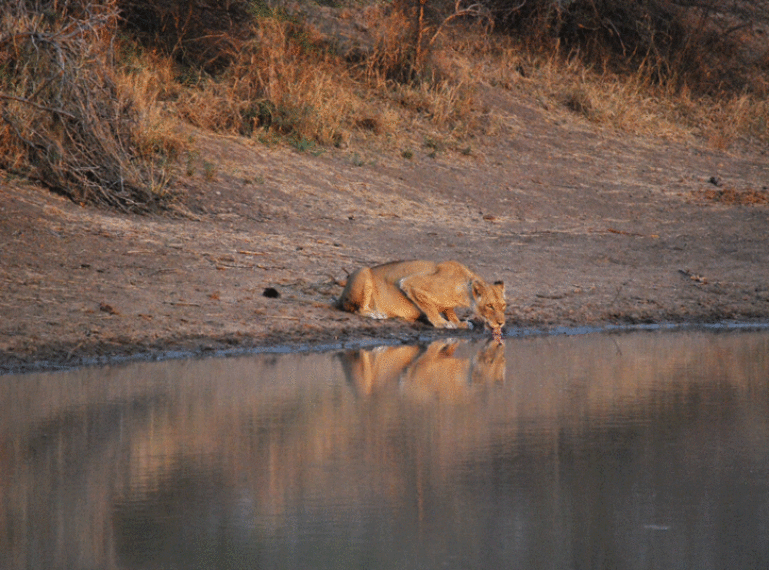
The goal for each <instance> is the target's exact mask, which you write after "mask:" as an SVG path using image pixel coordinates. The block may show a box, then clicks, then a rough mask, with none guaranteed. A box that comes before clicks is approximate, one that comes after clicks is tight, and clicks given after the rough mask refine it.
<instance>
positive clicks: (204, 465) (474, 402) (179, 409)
mask: <svg viewBox="0 0 769 570" xmlns="http://www.w3.org/2000/svg"><path fill="white" fill-rule="evenodd" d="M0 568H2V569H9V570H10V569H22V568H23V569H54V568H67V569H80V568H82V569H92V568H119V569H123V568H125V569H134V568H136V569H155V568H182V569H187V568H190V569H195V568H205V569H214V568H249V569H252V568H290V569H303V568H308V569H309V568H313V569H315V568H334V569H336V568H339V569H346V568H368V569H377V568H392V569H411V568H414V569H416V568H425V569H431V568H472V569H499V568H521V569H539V568H548V569H582V568H607V569H609V568H610V569H614V570H622V569H625V568H627V569H636V568H643V569H651V568H660V569H663V568H664V569H675V568H682V569H693V568H696V569H709V568H713V569H719V570H720V569H731V568H733V569H752V568H769V332H767V331H766V330H764V331H762V332H739V333H733V332H732V333H713V332H691V331H690V332H676V333H672V332H634V333H624V334H594V335H584V336H575V337H567V336H561V337H529V338H519V339H507V340H506V343H505V345H504V346H496V345H493V344H492V345H486V344H483V343H473V342H460V343H456V344H452V343H450V342H438V343H434V344H432V345H429V346H424V347H411V346H398V347H384V348H379V349H373V350H354V351H343V352H336V353H325V354H319V353H304V354H287V355H265V354H262V355H253V356H244V357H237V358H223V359H211V360H202V361H201V360H186V361H185V360H180V361H168V362H162V363H136V364H131V365H126V366H116V367H106V368H90V369H82V370H75V371H69V372H58V373H44V374H27V375H20V376H2V377H0Z"/></svg>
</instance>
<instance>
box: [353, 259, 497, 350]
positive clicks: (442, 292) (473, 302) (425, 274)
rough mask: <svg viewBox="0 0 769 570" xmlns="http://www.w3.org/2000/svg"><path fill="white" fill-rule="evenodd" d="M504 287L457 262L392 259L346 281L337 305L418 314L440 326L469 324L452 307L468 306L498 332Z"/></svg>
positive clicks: (372, 313)
mask: <svg viewBox="0 0 769 570" xmlns="http://www.w3.org/2000/svg"><path fill="white" fill-rule="evenodd" d="M506 306H507V304H506V302H505V285H504V283H502V281H497V282H496V283H494V284H493V285H489V284H487V283H486V282H485V281H484V280H483V279H481V278H480V277H479V276H478V275H476V274H475V273H473V272H472V271H470V270H469V269H468V268H467V267H465V266H464V265H462V264H461V263H458V262H456V261H444V262H442V263H435V262H433V261H425V260H413V261H392V262H390V263H385V264H383V265H377V266H375V267H363V268H361V269H358V270H357V271H355V272H354V273H353V274H352V275H350V277H349V278H348V279H347V284H346V285H345V288H344V291H343V292H342V296H341V297H340V298H339V307H340V308H342V309H344V310H345V311H350V312H351V313H358V314H361V315H365V316H368V317H372V318H375V319H386V318H389V317H400V318H401V319H405V320H407V321H410V322H413V321H416V320H417V319H419V318H420V317H424V318H426V319H427V320H428V321H429V322H430V324H432V325H433V326H434V327H438V328H467V327H468V323H466V322H460V320H459V319H458V318H457V315H456V313H455V312H454V309H456V308H457V307H469V308H470V309H471V310H472V311H473V313H474V315H475V316H476V317H478V318H479V319H480V320H482V321H483V322H484V324H485V325H486V326H487V327H488V328H490V329H491V330H492V331H493V332H494V334H495V335H499V334H501V330H502V327H503V326H504V324H505V308H506Z"/></svg>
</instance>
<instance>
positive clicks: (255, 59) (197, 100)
mask: <svg viewBox="0 0 769 570" xmlns="http://www.w3.org/2000/svg"><path fill="white" fill-rule="evenodd" d="M314 45H315V43H314V39H313V37H312V31H311V30H310V29H307V28H305V27H302V26H300V25H299V24H297V23H296V22H293V21H290V20H287V19H284V18H273V17H269V18H261V19H259V20H257V21H256V22H255V23H254V25H253V28H252V31H251V33H250V37H249V39H247V40H244V41H241V42H239V43H238V45H237V49H236V50H234V51H233V53H232V54H231V58H232V61H231V63H230V65H229V66H228V67H227V69H226V70H224V71H223V72H222V73H221V74H220V75H218V76H217V77H207V78H205V79H204V80H203V81H201V82H200V83H199V84H198V85H197V86H195V87H193V88H190V89H188V90H186V91H185V92H183V93H182V94H181V96H180V100H179V102H178V109H179V111H180V113H181V115H182V116H183V117H184V118H185V119H187V120H188V121H190V122H191V123H193V124H196V125H198V126H201V127H203V128H208V129H213V130H217V131H225V132H233V133H239V134H244V135H249V136H250V135H253V134H254V133H256V132H258V131H260V130H262V131H271V132H274V133H278V134H280V135H284V136H289V137H293V138H295V139H299V140H300V139H306V140H312V141H316V142H318V143H320V144H331V143H336V142H338V141H339V140H340V139H341V138H342V137H343V133H344V130H345V128H346V126H347V125H348V124H349V122H350V119H351V116H352V115H353V114H354V110H355V108H356V107H357V106H358V105H359V102H358V98H357V97H356V96H355V94H354V90H353V89H352V87H351V85H350V81H349V78H348V76H347V72H346V69H345V68H344V67H343V66H342V65H341V61H339V60H338V58H335V57H333V56H331V55H329V54H326V53H325V52H323V51H321V50H316V49H314V48H313V46H314Z"/></svg>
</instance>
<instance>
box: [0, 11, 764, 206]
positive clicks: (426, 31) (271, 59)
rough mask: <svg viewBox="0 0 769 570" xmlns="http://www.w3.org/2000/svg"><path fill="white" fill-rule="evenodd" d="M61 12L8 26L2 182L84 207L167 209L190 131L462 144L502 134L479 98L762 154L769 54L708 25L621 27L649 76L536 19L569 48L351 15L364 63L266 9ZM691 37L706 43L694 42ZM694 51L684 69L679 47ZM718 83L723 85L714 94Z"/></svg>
mask: <svg viewBox="0 0 769 570" xmlns="http://www.w3.org/2000/svg"><path fill="white" fill-rule="evenodd" d="M49 4H50V6H49ZM582 4H583V2H575V3H572V4H569V6H570V7H571V9H572V11H573V12H572V14H571V16H573V17H574V18H576V20H575V22H576V24H579V23H580V22H581V20H580V18H592V17H593V15H591V14H592V13H589V12H588V11H580V10H581V8H580V6H582ZM55 5H58V4H56V2H55V0H50V2H48V3H46V2H42V3H36V4H34V8H33V7H32V6H33V4H32V3H30V2H25V1H24V0H15V2H14V7H13V9H11V10H6V12H4V14H3V16H2V20H1V21H2V28H0V71H1V72H2V73H0V110H2V119H3V120H2V124H1V125H0V151H2V154H1V155H0V156H2V158H1V159H0V165H1V166H2V168H5V169H7V170H11V171H15V172H20V173H22V174H24V175H26V176H29V177H32V178H36V179H38V180H40V181H42V182H43V183H45V184H47V185H48V186H50V187H51V188H53V189H55V190H57V191H60V192H63V193H65V194H67V195H68V196H70V197H72V199H74V200H76V201H78V202H88V201H91V202H102V203H106V204H109V205H111V206H114V207H120V208H128V209H134V210H144V209H147V208H150V207H153V205H157V204H160V203H162V202H163V201H164V200H165V199H167V195H166V191H165V183H166V182H167V181H168V179H169V177H170V176H171V173H172V172H174V171H176V172H180V171H182V170H183V169H181V168H179V167H178V166H175V165H176V164H177V163H178V162H179V157H180V156H181V155H182V154H184V153H185V152H188V153H189V152H191V149H190V143H189V141H187V140H186V138H185V137H184V136H182V135H181V134H180V129H179V128H178V124H177V121H178V120H179V118H181V119H183V120H184V121H187V122H189V123H192V124H195V125H197V126H199V127H201V128H203V129H209V130H214V131H218V132H225V133H231V134H240V135H245V136H252V137H256V138H259V139H261V140H264V141H275V140H287V141H288V142H290V143H292V144H294V145H295V146H296V148H298V149H300V150H303V149H307V148H311V147H312V146H313V145H321V146H329V145H336V146H347V145H349V144H355V141H363V140H365V139H368V138H369V137H372V136H373V137H378V138H383V137H386V138H388V139H389V140H393V139H395V140H397V139H398V138H399V137H402V138H403V139H404V140H409V142H413V132H412V133H409V132H407V131H412V130H413V128H414V126H415V125H416V126H417V128H422V129H425V132H428V131H429V132H430V133H431V136H433V135H434V134H435V133H438V134H439V138H441V139H453V140H455V141H456V140H461V139H463V138H465V137H468V136H472V135H474V134H477V133H479V132H487V133H488V132H492V133H493V130H494V129H493V126H492V127H491V128H490V126H489V125H490V124H491V123H493V121H490V120H489V114H488V110H487V109H485V108H484V107H483V105H482V104H481V103H480V101H479V97H478V87H479V86H482V85H493V86H498V87H504V88H506V89H509V90H513V91H516V92H519V93H523V94H526V95H527V96H532V97H534V98H535V99H537V100H539V101H540V103H541V104H542V106H543V107H545V108H546V109H548V110H551V111H553V112H571V113H574V114H577V115H579V116H581V117H583V118H584V119H585V120H587V121H590V122H594V123H596V124H600V125H604V126H607V127H610V128H613V129H618V130H623V131H627V132H631V133H636V134H641V135H645V136H657V137H664V138H668V139H680V140H683V139H691V138H694V137H698V138H700V139H702V140H705V141H707V142H708V143H709V144H710V145H712V146H713V147H716V148H720V149H725V148H729V147H730V146H732V145H734V144H735V143H738V142H741V141H762V142H769V103H768V102H767V97H766V95H767V94H769V79H767V71H768V70H769V55H764V56H763V59H761V57H754V58H753V61H754V64H755V65H753V66H752V67H750V68H748V67H745V66H743V68H739V67H738V66H737V62H738V57H737V56H738V55H739V53H742V52H740V51H739V49H737V47H735V46H738V44H739V42H740V41H743V40H744V41H746V42H747V39H745V38H746V37H747V36H746V35H745V33H744V32H742V31H739V32H738V33H734V34H731V35H730V36H729V42H730V43H729V44H728V45H729V46H732V47H731V48H730V51H728V52H724V56H723V58H722V59H720V60H718V61H716V60H714V57H715V56H714V54H713V52H712V46H713V45H714V44H713V43H712V42H713V41H715V40H714V39H713V37H712V35H708V34H709V33H710V32H711V31H712V29H714V28H713V26H714V25H715V24H713V23H712V22H713V21H715V20H708V22H709V24H708V25H710V28H708V27H707V26H706V25H704V24H702V22H703V21H705V20H703V19H702V18H700V19H697V18H695V17H694V16H696V15H697V14H695V12H694V11H693V12H690V13H687V18H688V19H687V18H681V19H680V21H676V22H673V23H674V24H675V25H674V26H673V25H672V24H670V25H668V27H667V28H665V30H666V32H665V33H666V34H668V35H667V36H666V39H665V41H666V42H667V43H664V44H659V45H657V44H654V43H648V42H651V41H652V40H653V39H654V34H653V33H652V32H653V30H651V29H647V28H643V29H632V30H631V29H630V28H627V31H626V32H623V33H626V34H627V37H630V36H631V32H632V33H634V34H636V36H633V37H636V40H637V41H638V42H641V43H640V44H639V45H644V46H646V48H645V49H646V52H645V53H646V55H645V56H643V57H642V58H641V59H640V60H639V59H638V58H637V57H636V55H637V54H635V52H634V54H635V55H633V57H625V58H624V59H623V57H620V56H618V55H617V53H616V51H613V50H616V48H617V46H616V42H615V43H612V42H610V41H609V40H608V39H606V38H604V37H603V36H602V35H601V33H603V34H605V33H606V32H607V30H606V29H604V28H600V30H599V31H600V32H601V33H597V35H594V36H592V37H583V36H580V35H577V36H574V35H571V36H570V35H568V34H566V33H565V32H564V30H567V31H568V26H567V27H564V26H566V24H567V23H568V22H566V21H561V22H560V23H559V22H557V21H553V20H546V21H545V20H542V18H543V17H544V15H546V14H548V12H546V11H542V10H540V11H534V12H531V17H532V18H534V19H533V20H532V21H531V22H529V24H528V25H529V31H531V30H532V29H534V28H535V24H536V25H539V26H544V27H543V28H541V30H546V31H548V33H550V32H552V31H553V30H554V29H556V28H553V26H556V25H557V26H558V27H557V31H558V33H559V34H561V35H562V37H563V41H562V38H561V37H558V36H556V39H555V41H554V42H549V41H542V40H543V38H541V37H540V38H539V40H538V41H533V40H532V38H531V36H529V37H527V38H525V39H524V40H518V41H514V40H512V39H511V38H510V37H509V36H506V35H504V34H501V35H500V34H496V35H491V34H490V33H489V29H488V27H484V26H482V25H474V24H479V23H480V24H484V25H485V24H487V23H488V21H489V20H488V14H489V13H491V12H484V13H483V17H481V13H480V12H478V13H473V14H465V15H464V16H463V17H461V18H460V17H457V13H456V12H451V8H452V6H453V7H455V5H454V4H453V3H450V2H438V1H437V0H435V1H433V2H431V1H430V0H428V1H427V2H426V3H425V4H424V6H426V7H429V8H431V11H424V10H422V9H421V7H422V6H423V4H422V3H420V2H419V1H418V0H401V1H399V2H394V3H386V4H381V3H372V4H369V5H367V6H366V7H365V9H363V10H357V11H356V10H355V9H353V8H351V9H347V10H344V11H340V12H339V14H340V17H341V16H343V17H344V18H348V19H350V18H352V19H354V18H358V19H359V27H360V28H364V29H365V30H366V34H367V38H368V39H367V42H365V43H364V45H363V46H362V47H361V48H360V49H357V50H356V51H355V52H354V53H351V52H348V53H342V52H339V51H337V50H335V48H334V45H333V38H331V39H330V38H329V37H328V35H327V34H324V33H321V32H320V31H319V29H318V28H317V27H316V26H313V25H310V24H308V23H306V22H304V21H303V20H302V19H300V18H299V17H296V16H291V15H288V14H287V13H285V12H283V11H280V10H274V9H272V8H269V6H268V4H267V3H265V2H259V1H256V2H245V1H240V0H237V1H232V0H231V1H229V2H225V1H223V0H222V1H221V2H217V1H214V2H211V3H206V4H205V6H204V5H203V4H200V5H198V4H194V5H192V6H191V7H190V6H188V5H187V4H186V3H184V2H182V1H181V0H178V1H174V0H171V1H169V2H164V3H161V4H153V3H147V2H144V1H142V0H107V1H106V2H105V1H101V2H96V1H95V0H79V1H76V2H73V3H71V4H68V9H67V10H68V11H64V12H62V13H61V14H57V12H56V10H52V9H48V8H51V7H55ZM486 5H487V6H490V7H491V8H494V6H495V4H494V3H493V2H489V3H486ZM41 6H42V7H41ZM118 6H119V7H120V8H121V9H122V13H123V15H124V20H123V24H122V25H123V30H122V34H120V35H118V27H117V26H118V19H117V8H118ZM185 6H187V8H185ZM459 6H461V5H459ZM497 6H498V5H497ZM532 6H540V7H547V6H549V4H548V2H547V1H546V0H539V2H534V3H532ZM596 6H599V7H601V8H602V9H606V10H609V7H610V6H615V4H612V3H605V2H599V3H598V4H596ZM650 6H651V5H650ZM654 6H657V5H656V4H654ZM660 6H662V5H661V4H660ZM611 9H612V10H614V11H611V12H610V13H607V14H608V15H607V17H609V18H614V20H611V21H612V22H613V24H612V25H613V26H615V27H617V26H619V25H620V24H623V25H624V24H628V25H629V23H630V22H629V20H630V19H631V18H629V15H633V14H635V12H633V11H632V9H631V8H630V7H629V5H628V7H626V9H625V8H623V9H619V10H617V9H614V8H611ZM656 9H658V10H662V8H660V7H659V6H657V8H656ZM185 10H186V12H185ZM623 10H625V11H623ZM628 10H629V11H628ZM660 13H662V12H660ZM664 13H665V14H667V13H668V12H664ZM670 13H671V14H672V13H673V12H670ZM676 14H678V12H676ZM182 16H184V18H182ZM469 16H472V17H469ZM548 17H549V16H548ZM537 18H539V19H537ZM626 20H627V21H626ZM687 22H690V23H691V22H695V23H696V26H695V25H694V24H691V25H692V26H693V28H692V29H695V30H696V31H697V34H694V33H692V34H690V35H689V36H687V35H686V33H685V31H686V25H687ZM448 23H451V25H448ZM142 26H144V27H142ZM574 29H580V30H583V28H580V27H579V25H578V26H577V28H574ZM617 29H618V30H619V29H620V28H619V27H617ZM624 29H625V28H623V30H624ZM541 30H540V31H541ZM642 32H643V33H642ZM706 32H708V33H706ZM585 33H587V32H585V31H584V30H583V31H582V32H580V34H585ZM564 34H565V35H564ZM676 34H677V35H676ZM602 38H603V39H602ZM683 39H688V43H687V44H686V50H684V51H683V52H681V54H682V55H681V56H680V57H679V59H678V62H677V63H678V64H680V67H679V68H676V67H675V65H676V60H675V58H673V57H672V56H671V54H672V52H671V51H670V49H669V48H671V46H674V45H677V43H676V42H680V41H683ZM748 39H749V38H748ZM579 41H583V44H579V43H578V42H579ZM602 41H603V42H604V43H601V42H602ZM643 42H647V43H646V44H644V43H643ZM708 42H711V43H710V44H709V43H708ZM718 45H727V44H726V43H724V42H721V43H720V44H718ZM739 45H741V44H739ZM581 46H582V47H581ZM583 47H584V49H583ZM622 47H623V49H625V50H627V49H628V45H625V44H624V43H623V44H622ZM663 47H664V48H665V49H667V50H668V51H667V52H664V53H663V51H664V50H662V48H663ZM732 48H734V49H732ZM655 49H656V50H657V52H654V50H655ZM743 51H744V49H743ZM768 53H769V52H768ZM642 55H643V54H642ZM759 55H760V54H759ZM663 56H664V57H663ZM684 56H685V57H684ZM730 66H731V67H730ZM707 69H710V70H711V71H712V74H714V73H715V71H716V70H717V72H718V77H719V78H720V79H718V81H716V80H714V79H713V77H704V76H703V73H705V71H704V70H707ZM729 69H731V70H732V71H731V72H730V71H729ZM735 70H736V71H735ZM730 73H731V75H730ZM712 74H711V75H712ZM725 77H732V78H733V84H732V88H729V86H728V85H726V84H725V83H724V78H725ZM746 81H749V85H750V88H747V87H745V82H746ZM409 137H411V138H410V139H409ZM401 146H402V145H401ZM203 158H205V157H203Z"/></svg>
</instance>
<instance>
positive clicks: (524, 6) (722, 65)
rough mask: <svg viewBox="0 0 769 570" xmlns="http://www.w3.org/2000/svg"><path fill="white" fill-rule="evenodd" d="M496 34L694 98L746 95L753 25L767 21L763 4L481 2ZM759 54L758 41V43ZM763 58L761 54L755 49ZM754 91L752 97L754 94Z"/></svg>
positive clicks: (701, 0) (714, 0) (753, 65)
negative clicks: (679, 88) (689, 92)
mask: <svg viewBox="0 0 769 570" xmlns="http://www.w3.org/2000/svg"><path fill="white" fill-rule="evenodd" d="M486 4H487V5H488V6H489V7H490V9H491V10H492V12H493V13H494V14H495V18H496V22H497V29H499V30H505V31H508V32H509V33H511V34H513V35H515V36H517V37H524V38H527V40H528V42H529V44H530V45H532V44H534V45H539V46H542V45H550V46H553V45H557V46H559V48H560V50H561V51H562V52H563V53H574V52H578V53H579V54H580V56H581V57H582V58H583V59H584V60H585V61H586V62H588V63H590V64H593V65H595V64H604V63H606V62H608V63H609V64H610V65H611V69H612V71H615V72H634V71H635V70H636V69H637V68H638V67H639V66H640V67H643V68H644V69H645V70H647V71H648V70H652V71H653V72H654V74H655V76H656V78H657V79H658V80H660V81H662V82H669V81H671V80H676V81H679V83H680V84H681V85H683V84H686V85H687V86H688V87H689V88H690V89H694V90H695V91H696V92H699V93H709V94H714V93H718V92H721V91H723V90H732V91H735V92H738V91H743V90H746V89H747V90H754V89H755V88H756V87H759V91H761V90H763V92H764V93H766V90H765V88H766V85H765V84H764V85H761V86H756V85H755V81H754V80H755V77H756V71H757V70H758V67H760V57H756V55H759V56H760V54H752V55H751V54H750V53H749V52H750V51H751V50H753V51H755V49H756V44H755V42H754V41H753V40H752V39H751V36H750V34H746V33H745V32H746V31H748V30H751V29H752V27H753V26H754V25H757V24H760V23H762V22H763V24H764V25H766V24H768V23H769V3H767V2H765V1H763V0H762V1H757V2H723V0H680V1H676V0H640V1H631V0H620V1H617V0H570V1H567V2H564V1H560V0H528V1H527V2H522V3H510V2H507V1H506V0H486ZM761 45H762V46H763V47H760V46H759V47H758V49H759V50H761V49H763V50H765V49H766V46H765V42H761ZM762 53H763V52H762ZM759 94H760V93H759Z"/></svg>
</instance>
